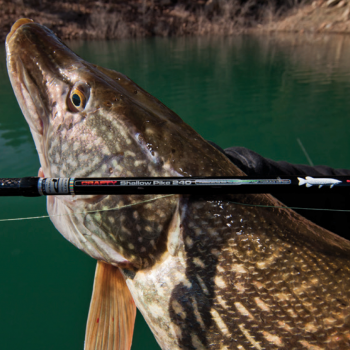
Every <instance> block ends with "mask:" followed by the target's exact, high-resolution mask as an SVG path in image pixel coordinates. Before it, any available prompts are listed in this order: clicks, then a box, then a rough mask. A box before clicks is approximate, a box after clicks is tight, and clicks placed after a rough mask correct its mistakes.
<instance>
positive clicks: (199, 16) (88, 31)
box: [0, 0, 350, 41]
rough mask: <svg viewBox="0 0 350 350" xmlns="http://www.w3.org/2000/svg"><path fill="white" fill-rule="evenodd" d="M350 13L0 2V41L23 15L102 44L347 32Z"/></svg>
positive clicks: (117, 1) (187, 4)
mask: <svg viewBox="0 0 350 350" xmlns="http://www.w3.org/2000/svg"><path fill="white" fill-rule="evenodd" d="M348 1H349V2H348ZM349 13H350V0H313V1H307V0H194V1H188V0H130V1H121V0H85V1H83V0H75V1H67V0H63V1H52V0H0V40H1V41H4V39H5V37H6V35H7V33H8V32H9V30H10V28H11V25H12V24H13V23H14V22H15V21H16V20H17V19H19V18H22V17H27V18H31V19H33V20H35V21H37V22H39V23H41V24H44V25H46V26H47V27H49V28H51V29H52V30H53V31H54V32H55V33H56V34H57V35H58V36H60V37H61V38H62V39H64V40H66V39H85V40H100V39H121V38H130V37H148V36H163V37H166V36H186V35H232V34H236V33H241V32H247V31H255V32H257V31H258V32H259V31H297V32H305V31H306V32H337V33H350V15H349Z"/></svg>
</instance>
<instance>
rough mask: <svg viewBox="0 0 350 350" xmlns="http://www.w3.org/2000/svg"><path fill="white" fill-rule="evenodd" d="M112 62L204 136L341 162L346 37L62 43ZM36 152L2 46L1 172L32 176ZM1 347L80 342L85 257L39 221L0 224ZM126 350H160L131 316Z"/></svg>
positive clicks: (26, 212) (35, 208)
mask: <svg viewBox="0 0 350 350" xmlns="http://www.w3.org/2000/svg"><path fill="white" fill-rule="evenodd" d="M69 46H70V47H71V48H72V49H73V50H75V51H76V52H77V53H78V54H79V55H80V56H82V57H83V58H85V59H87V60H89V61H92V62H94V63H96V64H98V65H100V66H104V67H108V68H110V69H115V70H118V71H120V72H122V73H124V74H126V75H128V76H129V77H130V78H131V79H133V80H134V81H135V82H136V83H137V84H139V85H140V86H141V87H143V88H144V89H146V90H147V91H148V92H150V93H151V94H153V95H155V96H156V97H157V98H158V99H160V100H161V101H162V102H163V103H165V104H166V105H167V106H168V107H170V108H171V109H173V110H174V111H175V112H176V113H178V114H179V115H180V116H181V117H182V119H184V120H185V122H187V123H188V124H190V125H191V126H192V127H193V128H194V129H195V130H197V131H198V132H199V133H200V134H201V135H202V136H203V137H204V138H206V139H208V140H211V141H214V142H216V143H217V144H218V145H220V146H221V147H223V148H225V147H230V146H244V147H247V148H250V149H252V150H254V151H256V152H258V153H260V154H261V155H263V156H265V157H269V158H272V159H274V160H286V161H289V162H294V163H304V164H308V160H307V158H306V156H305V154H304V152H303V151H302V149H301V147H300V144H299V143H298V141H297V140H298V139H299V140H300V141H301V143H302V145H303V146H304V148H305V149H306V151H307V153H308V155H309V157H310V159H311V161H312V162H313V163H314V164H315V165H316V164H323V165H329V166H332V167H340V168H350V144H349V143H350V140H349V130H350V113H349V111H350V37H345V36H327V37H325V36H323V37H317V36H316V37H315V36H312V37H305V36H302V37H298V36H295V35H283V36H266V37H250V36H238V37H228V38H213V39H207V38H180V39H160V38H156V39H146V40H128V41H116V42H72V43H69ZM38 168H39V162H38V157H37V154H36V150H35V147H34V143H33V141H32V137H31V134H30V132H29V129H28V127H27V124H26V122H25V120H24V118H23V116H22V114H21V111H20V109H19V107H18V104H17V102H16V99H15V97H14V94H13V92H12V88H11V86H10V83H9V80H8V77H7V72H6V65H5V50H4V48H3V47H1V48H0V177H22V176H36V175H37V171H38ZM41 215H46V205H45V199H44V198H34V199H29V198H3V199H0V219H9V218H21V217H33V216H41ZM0 239H1V244H0V273H1V284H0V296H1V298H0V310H1V316H2V317H1V319H0V329H1V331H0V336H1V341H2V344H3V348H4V349H8V350H12V349H24V348H25V349H26V350H31V349H33V350H34V349H35V350H39V349H43V350H44V349H45V350H47V349H51V350H56V349H57V350H58V349H60V350H61V349H65V350H73V349H74V350H76V349H83V341H84V332H85V325H86V319H87V313H88V308H89V303H90V297H91V291H92V283H93V277H94V269H95V261H94V260H93V259H91V258H90V257H88V256H87V255H85V254H84V253H82V252H80V251H79V250H77V249H76V248H75V247H73V245H71V244H70V243H68V242H67V241H65V239H64V238H63V237H61V235H60V234H59V233H58V232H57V231H56V230H55V228H54V227H53V225H52V224H51V222H50V220H49V219H47V218H42V219H32V220H16V221H7V222H6V221H1V222H0ZM132 349H133V350H136V349H159V347H158V345H157V343H156V341H155V340H154V338H153V335H152V334H151V333H150V331H149V330H148V327H147V325H146V324H145V322H144V321H143V319H142V316H141V315H140V314H138V315H137V324H136V329H135V335H134V341H133V347H132Z"/></svg>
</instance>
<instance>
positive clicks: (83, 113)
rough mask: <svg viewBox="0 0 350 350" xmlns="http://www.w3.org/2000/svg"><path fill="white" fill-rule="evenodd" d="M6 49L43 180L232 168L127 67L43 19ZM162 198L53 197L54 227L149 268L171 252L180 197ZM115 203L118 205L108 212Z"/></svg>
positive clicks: (126, 263) (108, 257) (96, 253)
mask: <svg viewBox="0 0 350 350" xmlns="http://www.w3.org/2000/svg"><path fill="white" fill-rule="evenodd" d="M6 51H7V65H8V72H9V76H10V80H11V83H12V86H13V89H14V91H15V94H16V97H17V100H18V102H19V104H20V107H21V109H22V112H23V114H24V116H25V118H26V120H27V122H28V124H29V126H30V130H31V132H32V135H33V138H34V141H35V145H36V148H37V151H38V154H39V158H40V163H41V167H42V172H43V174H44V175H45V176H46V177H88V176H91V177H92V176H103V177H107V176H114V177H115V176H140V177H141V176H142V177H147V176H183V175H187V176H189V175H190V176H191V175H198V174H200V175H203V176H205V175H219V174H220V175H222V174H224V173H225V171H224V170H223V169H221V167H220V166H216V167H215V166H214V165H213V161H212V160H211V159H212V158H213V157H212V155H213V153H214V154H215V152H216V150H214V149H213V147H211V146H210V145H208V144H207V143H206V142H205V141H204V140H203V139H202V138H201V137H200V136H199V135H198V134H197V133H196V132H194V131H193V130H192V129H191V128H190V127H189V126H187V125H186V124H185V123H183V122H182V120H181V119H180V118H179V117H178V116H177V115H176V114H175V113H174V112H172V111H171V110H169V109H168V108H167V107H166V106H164V105H163V104H162V103H161V102H159V101H158V100H157V99H155V98H154V97H153V96H151V95H149V94H148V93H147V92H146V91H144V90H143V89H141V88H140V87H139V86H137V85H136V84H135V83H133V82H132V81H131V80H130V79H129V78H127V77H126V76H124V75H123V74H120V73H118V72H115V71H111V70H108V69H104V68H101V67H98V66H96V65H94V64H91V63H89V62H86V61H84V60H83V59H82V58H80V57H79V56H77V55H76V54H75V53H74V52H72V51H71V50H70V49H69V48H68V47H67V46H66V45H65V44H63V43H62V42H61V41H60V40H59V39H58V38H57V37H56V36H55V34H54V33H52V32H51V31H50V30H49V29H47V28H45V27H44V26H41V25H39V24H36V23H34V22H33V21H31V20H29V19H21V20H18V21H17V22H16V23H15V24H14V25H13V27H12V29H11V32H10V33H9V35H8V36H7V39H6ZM175 145H176V146H175ZM175 147H176V149H175ZM217 153H218V155H216V158H217V157H219V158H220V157H222V158H225V157H224V156H222V155H221V154H220V153H219V152H217ZM194 154H195V155H197V157H198V159H199V160H198V162H197V160H196V159H194V157H193V155H194ZM207 154H209V155H210V158H209V157H208V156H207ZM188 155H191V156H188ZM220 159H221V158H220ZM222 163H224V164H225V163H226V161H223V162H222ZM198 164H201V165H200V166H198ZM214 168H215V169H214ZM226 173H227V170H226ZM155 197H156V196H147V197H146V196H90V197H88V198H87V197H84V198H83V197H79V196H75V197H69V196H65V197H57V198H55V197H49V198H48V212H49V214H50V215H51V220H52V221H53V223H54V225H55V226H56V228H57V229H58V230H59V231H60V232H61V233H62V234H63V235H64V236H65V237H66V238H67V239H68V240H69V241H71V242H72V243H73V244H74V245H76V246H77V247H78V248H79V249H82V250H84V251H85V252H86V253H87V254H89V255H91V256H92V257H94V258H96V259H99V260H104V261H106V262H108V263H111V264H114V265H117V266H120V267H127V268H145V267H147V266H150V265H152V264H154V263H155V261H156V260H157V258H159V257H160V256H161V255H162V254H163V253H164V252H165V250H166V248H165V245H166V238H165V237H166V235H167V230H168V229H169V225H170V226H171V222H172V218H173V215H174V213H175V211H176V207H177V203H178V200H179V198H178V196H172V197H166V198H162V199H157V200H153V199H154V198H155ZM146 200H147V201H148V202H146V203H145V201H146ZM149 200H151V201H149ZM113 208H119V210H108V211H103V210H106V209H113ZM120 208H123V209H120ZM97 210H100V211H97ZM88 211H90V213H87V212H88ZM91 211H94V212H91ZM55 215H56V216H55ZM57 215H61V216H57Z"/></svg>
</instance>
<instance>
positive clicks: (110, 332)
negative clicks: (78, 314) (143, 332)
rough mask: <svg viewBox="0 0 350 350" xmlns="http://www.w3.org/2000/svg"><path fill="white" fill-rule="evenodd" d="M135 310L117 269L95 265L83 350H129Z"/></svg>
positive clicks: (103, 264) (101, 264)
mask: <svg viewBox="0 0 350 350" xmlns="http://www.w3.org/2000/svg"><path fill="white" fill-rule="evenodd" d="M135 317H136V306H135V303H134V300H133V298H132V296H131V294H130V291H129V289H128V287H127V285H126V283H125V280H124V277H123V275H122V273H121V271H120V269H119V268H118V267H115V266H112V265H109V264H106V263H104V262H102V261H98V262H97V266H96V272H95V280H94V288H93V292H92V298H91V303H90V310H89V317H88V321H87V326H86V335H85V346H84V350H129V349H130V348H131V342H132V336H133V332H134V323H135Z"/></svg>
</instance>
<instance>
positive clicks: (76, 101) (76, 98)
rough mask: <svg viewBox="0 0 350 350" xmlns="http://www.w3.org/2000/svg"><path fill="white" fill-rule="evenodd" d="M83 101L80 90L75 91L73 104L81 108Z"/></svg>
mask: <svg viewBox="0 0 350 350" xmlns="http://www.w3.org/2000/svg"><path fill="white" fill-rule="evenodd" d="M81 101H82V98H81V96H80V92H79V91H77V92H75V93H74V94H73V96H72V102H73V105H74V106H75V107H78V108H79V107H80V106H81Z"/></svg>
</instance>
